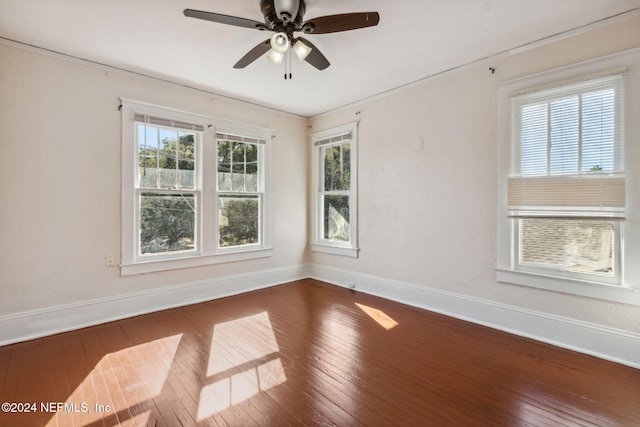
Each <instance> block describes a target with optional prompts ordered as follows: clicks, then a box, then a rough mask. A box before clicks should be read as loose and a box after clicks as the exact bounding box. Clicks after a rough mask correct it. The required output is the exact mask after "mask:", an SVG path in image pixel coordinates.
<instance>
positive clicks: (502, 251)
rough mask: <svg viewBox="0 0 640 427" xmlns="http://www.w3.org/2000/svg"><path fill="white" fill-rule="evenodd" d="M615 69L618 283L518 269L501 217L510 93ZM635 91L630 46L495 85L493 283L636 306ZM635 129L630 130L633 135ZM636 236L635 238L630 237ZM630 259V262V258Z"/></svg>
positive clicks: (637, 78)
mask: <svg viewBox="0 0 640 427" xmlns="http://www.w3.org/2000/svg"><path fill="white" fill-rule="evenodd" d="M616 68H625V69H626V71H627V79H626V84H627V88H626V93H627V96H626V99H625V103H626V105H625V114H626V120H625V124H626V129H625V130H626V133H627V135H626V136H627V137H626V139H625V144H626V147H625V151H626V155H627V158H626V160H625V163H626V166H627V167H626V168H625V173H626V176H627V190H626V194H627V213H626V218H627V219H626V224H624V225H623V224H621V226H620V227H617V228H619V229H621V228H623V227H624V233H619V239H618V240H619V245H620V250H621V252H622V259H621V260H620V261H619V262H620V269H621V282H620V283H619V284H611V283H606V282H605V281H594V280H587V279H584V278H579V277H560V276H556V275H549V274H541V273H539V272H534V271H522V270H519V269H518V266H517V260H515V259H513V258H514V257H513V255H514V254H513V252H512V245H514V244H517V242H516V241H514V240H515V237H514V236H515V234H514V229H513V228H514V224H513V221H512V219H511V218H508V216H507V177H508V175H509V172H510V166H511V163H510V155H511V131H510V126H511V123H510V121H511V111H510V96H511V95H512V94H515V93H518V92H521V91H522V90H525V89H527V88H535V87H546V86H549V85H555V84H561V83H563V82H568V81H574V80H577V79H580V78H582V77H585V76H593V75H597V74H599V73H606V72H608V71H610V70H613V69H616ZM639 89H640V49H638V48H636V49H631V50H628V51H624V52H621V53H617V54H613V55H609V56H606V57H603V58H598V59H594V60H590V61H586V62H583V63H579V64H574V65H571V66H567V67H563V68H560V69H555V70H551V71H547V72H543V73H539V74H535V75H532V76H528V77H524V78H519V79H515V80H511V81H507V82H504V83H502V84H501V85H500V86H499V87H498V189H497V190H498V200H497V202H498V203H497V212H498V218H497V227H498V233H497V243H498V245H497V246H498V252H497V266H496V278H497V280H498V281H499V282H504V283H512V284H517V285H523V286H530V287H535V288H540V289H547V290H553V291H558V292H564V293H569V294H573V295H581V296H587V297H591V298H598V299H603V300H609V301H615V302H622V303H627V304H634V305H640V266H636V265H637V264H640V263H638V262H637V259H638V258H637V257H638V256H639V255H640V241H639V240H638V238H637V237H638V236H640V230H638V227H637V225H635V224H634V223H637V220H638V217H640V213H639V212H638V207H639V206H640V194H639V193H640V188H638V184H637V183H638V182H640V180H639V178H640V171H638V170H637V169H638V164H639V160H640V158H639V156H638V153H637V152H636V154H635V157H634V151H633V150H632V149H630V148H631V147H632V146H633V145H634V144H635V143H636V142H637V139H638V138H639V137H640V132H638V131H637V130H636V129H637V128H638V125H637V124H635V120H634V119H633V118H634V117H637V114H638V106H637V105H636V102H633V99H634V97H637V94H638V91H639ZM634 131H635V133H634ZM634 237H636V238H634ZM634 260H635V261H634Z"/></svg>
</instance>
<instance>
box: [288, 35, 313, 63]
mask: <svg viewBox="0 0 640 427" xmlns="http://www.w3.org/2000/svg"><path fill="white" fill-rule="evenodd" d="M292 49H293V52H294V53H295V54H296V56H297V57H298V59H299V60H300V61H304V60H305V59H306V58H307V56H309V54H310V53H311V50H312V49H311V48H310V47H309V46H307V45H306V44H304V43H302V41H301V40H298V41H297V42H295V44H294V45H293V48H292Z"/></svg>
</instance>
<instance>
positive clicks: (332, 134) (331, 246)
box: [310, 122, 359, 258]
mask: <svg viewBox="0 0 640 427" xmlns="http://www.w3.org/2000/svg"><path fill="white" fill-rule="evenodd" d="M349 134H350V135H351V137H350V138H349V139H348V140H342V139H340V140H339V141H336V142H331V143H326V144H321V145H320V141H326V140H328V139H331V138H341V137H343V136H345V135H349ZM310 140H311V153H312V154H311V174H312V184H311V185H312V189H313V190H312V196H311V201H312V202H311V203H312V227H311V233H312V235H311V243H310V246H311V250H312V251H313V252H321V253H328V254H333V255H341V256H347V257H353V258H357V257H358V251H359V249H358V241H357V240H358V178H357V177H358V161H357V159H358V124H357V122H352V123H348V124H345V125H342V126H338V127H335V128H331V129H327V130H323V131H320V132H316V133H313V134H312V135H311V138H310ZM347 141H348V142H349V144H350V159H349V160H350V173H351V176H350V182H349V190H339V191H336V190H328V191H327V190H324V188H323V183H324V176H325V175H324V166H323V160H324V158H323V157H322V156H321V153H322V151H323V148H326V147H330V146H335V145H341V144H343V143H345V142H347ZM324 195H343V196H348V197H349V241H348V242H345V241H333V240H329V239H325V238H324V204H323V203H322V200H323V196H324Z"/></svg>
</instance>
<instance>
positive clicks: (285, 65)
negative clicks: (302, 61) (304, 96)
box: [284, 49, 293, 80]
mask: <svg viewBox="0 0 640 427" xmlns="http://www.w3.org/2000/svg"><path fill="white" fill-rule="evenodd" d="M287 62H288V63H289V80H291V79H292V78H293V74H292V73H291V65H292V64H293V62H292V61H291V49H289V58H288V60H287V55H286V54H285V55H284V79H285V80H287Z"/></svg>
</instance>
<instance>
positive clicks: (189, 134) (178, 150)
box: [134, 114, 203, 258]
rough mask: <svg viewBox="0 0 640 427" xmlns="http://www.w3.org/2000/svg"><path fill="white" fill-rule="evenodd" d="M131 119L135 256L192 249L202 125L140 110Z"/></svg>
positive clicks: (194, 236) (195, 244)
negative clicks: (135, 155) (134, 160)
mask: <svg viewBox="0 0 640 427" xmlns="http://www.w3.org/2000/svg"><path fill="white" fill-rule="evenodd" d="M134 118H135V132H136V141H137V148H138V150H137V152H138V162H137V167H136V180H135V181H136V182H135V204H136V209H135V214H136V224H137V226H138V228H139V232H136V243H135V245H136V251H137V253H138V255H139V256H140V257H141V258H143V257H148V256H156V255H163V256H166V255H174V256H175V255H179V254H187V253H193V252H195V251H196V246H197V239H196V236H197V235H198V231H199V230H198V227H197V224H196V211H197V209H196V208H197V206H199V205H200V203H201V201H200V197H201V196H200V194H201V192H202V182H201V179H200V177H199V174H198V172H199V168H200V166H199V163H200V154H199V152H200V151H201V148H200V147H201V146H202V131H203V127H202V126H201V125H196V124H189V123H179V122H173V121H169V120H163V119H159V118H154V117H150V116H148V115H142V114H136V115H135V117H134Z"/></svg>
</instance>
